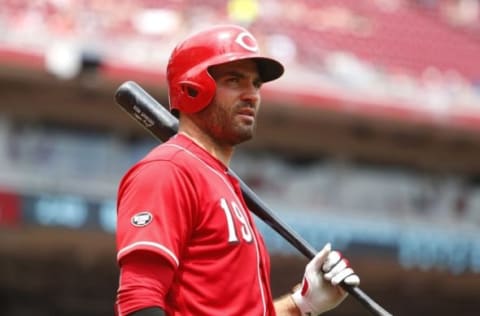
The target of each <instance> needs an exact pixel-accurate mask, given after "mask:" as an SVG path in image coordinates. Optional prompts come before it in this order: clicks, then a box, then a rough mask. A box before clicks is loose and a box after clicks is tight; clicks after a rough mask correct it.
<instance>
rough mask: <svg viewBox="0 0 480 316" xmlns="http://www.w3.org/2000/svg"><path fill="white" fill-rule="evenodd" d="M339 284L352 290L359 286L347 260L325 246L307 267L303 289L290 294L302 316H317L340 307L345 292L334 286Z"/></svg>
mask: <svg viewBox="0 0 480 316" xmlns="http://www.w3.org/2000/svg"><path fill="white" fill-rule="evenodd" d="M342 281H343V282H345V283H346V284H349V285H351V286H358V285H359V284H360V278H359V277H358V275H356V274H355V272H354V271H353V270H352V268H350V263H349V262H348V260H347V259H345V258H343V257H342V255H341V254H340V253H339V252H338V251H332V249H331V245H330V243H328V244H326V245H325V247H323V249H322V250H321V251H320V252H319V253H318V254H317V255H316V256H315V257H314V258H313V259H312V260H311V261H310V262H309V263H308V264H307V266H306V267H305V275H304V277H303V281H302V286H301V287H300V288H298V289H297V290H296V291H295V292H294V293H293V294H292V299H293V301H294V302H295V304H296V305H297V307H298V309H299V310H300V312H301V315H302V316H312V315H318V314H321V313H323V312H326V311H328V310H330V309H332V308H334V307H336V306H337V305H338V304H340V303H341V302H342V301H343V300H344V299H345V298H346V297H347V292H345V291H344V290H343V289H342V288H341V287H340V286H337V285H338V284H339V283H341V282H342Z"/></svg>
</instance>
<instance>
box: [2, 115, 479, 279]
mask: <svg viewBox="0 0 480 316" xmlns="http://www.w3.org/2000/svg"><path fill="white" fill-rule="evenodd" d="M156 144H157V143H156V141H154V140H152V139H139V140H136V141H134V140H131V141H128V140H125V139H120V138H118V137H117V135H113V134H112V135H109V134H98V133H88V132H85V131H74V130H67V129H64V128H55V127H48V126H34V125H33V126H32V125H29V126H27V125H23V126H22V125H21V124H17V123H14V122H11V121H8V120H1V121H0V166H1V170H0V171H1V172H0V183H1V186H0V224H1V225H7V226H12V227H16V226H18V225H33V226H44V227H66V228H70V229H80V230H82V229H90V230H92V229H93V230H97V231H104V232H108V233H114V231H115V221H116V208H115V196H116V189H117V184H118V182H119V180H120V177H121V176H122V175H123V174H124V172H125V171H126V170H127V168H129V166H130V165H131V164H133V163H134V162H135V161H137V160H138V159H139V158H140V157H142V156H143V155H144V154H145V153H147V152H148V151H149V150H151V149H152V148H153V147H154V146H155V145H156ZM92 157H95V158H94V160H92V159H93V158H92ZM232 168H233V170H235V171H236V172H237V173H238V174H239V175H240V177H241V178H242V179H243V180H244V181H245V182H246V183H247V184H248V185H249V186H250V187H251V188H252V189H253V190H254V191H255V192H256V193H257V194H258V195H259V196H261V197H262V199H263V200H264V201H265V202H266V203H267V204H268V205H269V206H271V207H272V208H273V209H274V210H275V211H276V212H278V213H279V214H281V216H282V218H284V219H286V220H287V221H288V223H289V224H291V225H293V227H295V229H296V230H297V231H298V232H299V233H300V234H301V235H302V236H305V237H306V238H307V239H308V240H310V241H311V242H314V243H315V246H319V247H320V246H321V245H320V244H321V243H322V242H323V241H325V240H329V241H333V242H334V243H335V244H337V245H340V246H341V247H347V246H349V245H350V244H351V243H355V242H359V241H361V242H364V243H366V244H369V245H375V246H378V247H388V248H391V249H396V251H398V256H399V260H400V261H401V262H402V263H403V264H405V265H406V266H424V267H425V268H433V267H438V266H443V267H444V266H445V265H447V268H448V269H451V270H452V271H454V272H463V271H469V270H474V271H480V247H479V244H478V230H479V227H480V213H479V210H480V181H479V179H478V177H473V176H471V177H469V176H467V175H460V174H449V173H443V174H442V173H438V172H435V173H429V172H426V171H419V170H414V169H409V168H407V167H401V166H398V167H394V166H381V165H366V164H361V163H355V162H352V161H342V160H338V159H329V158H326V159H324V160H318V159H316V160H311V161H296V160H291V159H290V158H287V157H282V156H281V155H279V154H278V153H277V154H273V153H270V152H261V151H255V152H248V151H241V152H239V153H238V155H237V156H236V157H235V158H234V161H233V163H232ZM20 223H21V224H20ZM259 225H260V227H262V230H263V232H264V235H265V236H266V237H265V238H266V240H267V242H268V244H269V246H270V249H271V251H272V252H274V253H276V252H280V253H290V252H292V250H293V253H295V252H296V251H295V250H294V249H292V248H291V247H290V248H289V247H288V244H287V243H286V242H285V241H282V240H281V239H280V240H279V238H278V236H277V235H276V234H274V233H273V232H272V231H271V230H269V229H266V227H265V224H263V223H261V222H259ZM317 243H319V245H317ZM342 245H343V246H342ZM446 258H447V259H446ZM448 258H450V259H448Z"/></svg>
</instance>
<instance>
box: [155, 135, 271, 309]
mask: <svg viewBox="0 0 480 316" xmlns="http://www.w3.org/2000/svg"><path fill="white" fill-rule="evenodd" d="M164 146H171V147H175V148H177V149H180V150H182V151H184V152H185V153H187V154H188V155H190V156H192V157H193V158H195V159H197V160H198V161H200V162H201V163H202V164H203V165H205V167H207V169H208V170H210V171H212V172H213V173H214V174H215V175H217V176H218V177H220V179H222V181H223V182H224V183H225V185H226V186H227V187H228V189H229V190H230V191H231V192H232V194H233V196H235V198H237V203H239V205H243V203H241V202H240V201H239V200H238V197H237V194H236V192H235V190H234V189H233V188H232V184H231V183H230V182H229V181H227V180H226V179H225V176H223V175H222V174H221V173H219V172H218V171H217V170H215V169H213V168H212V167H211V166H209V165H208V164H207V163H206V162H205V161H203V160H202V159H200V158H199V157H198V156H197V155H195V154H194V153H192V152H191V151H189V150H188V149H186V148H185V147H182V146H180V145H177V144H164ZM241 211H242V213H243V215H244V216H245V218H249V217H248V216H247V214H245V210H244V209H243V207H241ZM247 223H248V228H249V229H250V231H251V232H252V236H253V242H254V244H255V253H256V255H257V265H256V266H257V278H258V282H259V287H260V294H261V297H262V303H263V315H264V316H265V315H266V314H267V306H266V302H265V293H264V288H263V282H262V276H261V271H260V269H259V267H260V250H259V248H258V242H257V238H256V236H255V234H254V233H253V232H254V230H253V228H252V227H251V225H250V221H247Z"/></svg>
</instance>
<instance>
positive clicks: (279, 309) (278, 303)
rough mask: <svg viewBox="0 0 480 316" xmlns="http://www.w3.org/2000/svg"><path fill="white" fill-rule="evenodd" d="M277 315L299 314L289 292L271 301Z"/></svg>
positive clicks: (295, 315) (297, 315) (291, 315)
mask: <svg viewBox="0 0 480 316" xmlns="http://www.w3.org/2000/svg"><path fill="white" fill-rule="evenodd" d="M273 304H274V306H275V313H276V314H277V316H300V310H299V309H298V308H297V305H295V302H294V301H293V299H292V296H291V294H286V295H284V296H282V297H280V298H277V299H276V300H275V301H274V302H273Z"/></svg>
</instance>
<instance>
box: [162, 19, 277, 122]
mask: <svg viewBox="0 0 480 316" xmlns="http://www.w3.org/2000/svg"><path fill="white" fill-rule="evenodd" d="M241 59H253V60H254V61H255V62H256V63H257V67H258V72H259V75H260V79H261V80H262V81H263V82H267V81H271V80H274V79H277V78H278V77H280V76H281V75H282V74H283V66H282V64H280V63H279V62H278V61H276V60H274V59H271V58H267V57H263V56H260V55H259V51H258V45H257V41H256V40H255V38H254V37H253V35H252V34H250V33H249V32H248V31H247V30H246V29H244V28H242V27H239V26H236V25H219V26H215V27H212V28H210V29H207V30H204V31H201V32H198V33H196V34H193V35H191V36H190V37H188V38H187V39H185V40H184V41H183V42H182V43H180V44H178V45H177V47H176V48H175V49H174V50H173V52H172V54H171V56H170V60H169V62H168V66H167V80H168V94H169V99H170V110H178V111H181V112H185V113H195V112H198V111H200V110H202V109H203V108H205V107H206V106H207V105H208V104H209V103H210V101H211V100H212V99H213V97H214V95H215V88H216V86H215V80H214V79H213V78H212V77H211V76H210V74H209V73H208V68H209V67H210V66H214V65H219V64H223V63H227V62H231V61H235V60H241Z"/></svg>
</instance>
